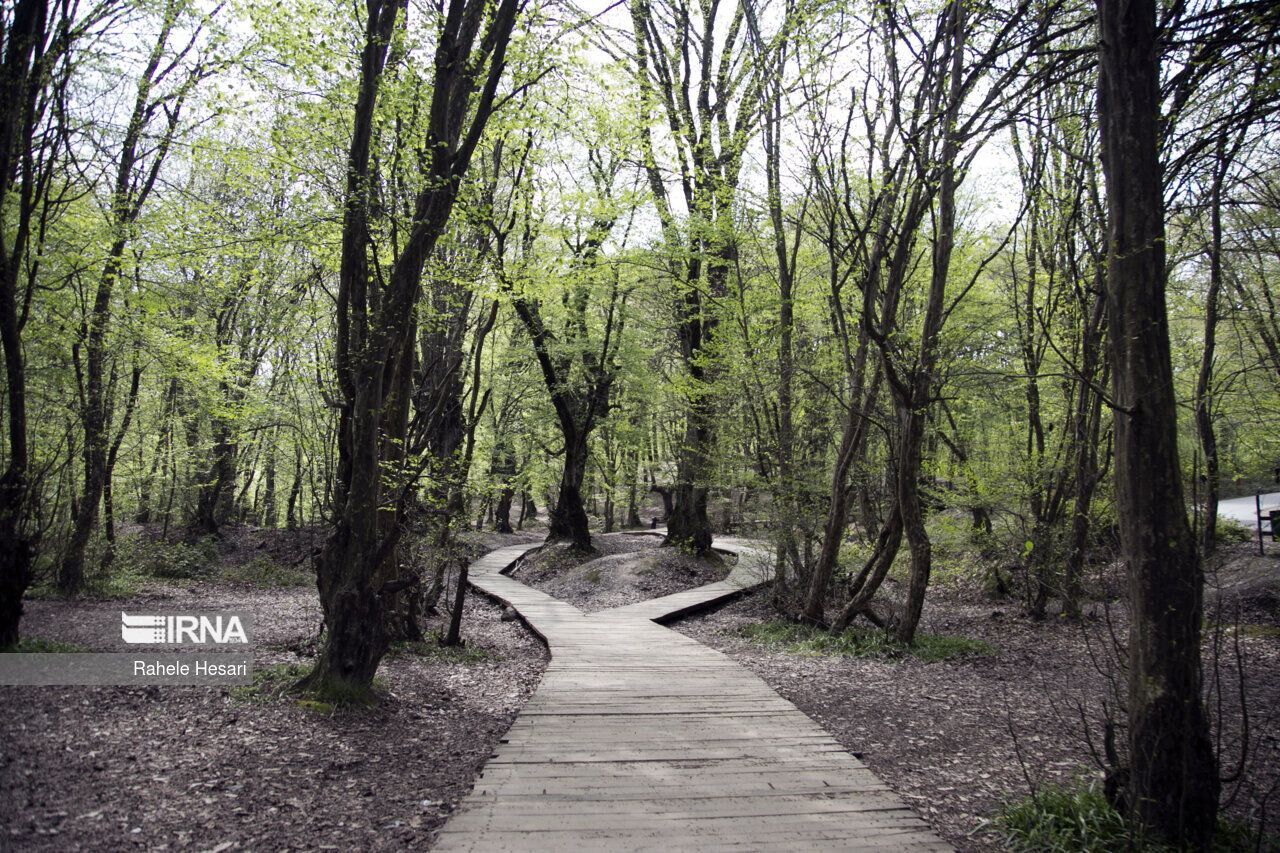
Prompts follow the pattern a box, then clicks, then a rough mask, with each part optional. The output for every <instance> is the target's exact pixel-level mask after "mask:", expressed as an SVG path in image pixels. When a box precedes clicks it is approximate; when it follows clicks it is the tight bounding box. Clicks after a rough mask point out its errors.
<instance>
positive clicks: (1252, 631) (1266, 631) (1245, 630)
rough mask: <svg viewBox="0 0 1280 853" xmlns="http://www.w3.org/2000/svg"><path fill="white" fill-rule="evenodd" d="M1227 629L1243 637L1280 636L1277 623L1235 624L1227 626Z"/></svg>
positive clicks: (1265, 637)
mask: <svg viewBox="0 0 1280 853" xmlns="http://www.w3.org/2000/svg"><path fill="white" fill-rule="evenodd" d="M1226 630H1227V633H1232V632H1234V633H1236V634H1238V635H1240V636H1241V637H1247V638H1251V639H1267V640H1274V639H1275V638H1277V637H1280V627H1276V626H1275V625H1259V624H1256V623H1249V624H1245V625H1235V626H1233V627H1231V628H1227V629H1226Z"/></svg>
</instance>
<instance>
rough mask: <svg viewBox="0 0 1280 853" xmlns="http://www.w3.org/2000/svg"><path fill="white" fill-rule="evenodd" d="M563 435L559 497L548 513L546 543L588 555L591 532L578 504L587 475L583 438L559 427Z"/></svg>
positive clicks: (585, 449)
mask: <svg viewBox="0 0 1280 853" xmlns="http://www.w3.org/2000/svg"><path fill="white" fill-rule="evenodd" d="M561 429H562V430H563V432H564V433H565V444H564V472H563V473H562V474H561V476H560V493H559V498H558V499H557V501H556V505H555V506H554V507H552V509H551V523H550V526H549V528H548V530H547V541H548V542H555V541H561V542H569V543H570V544H571V547H572V548H573V550H575V551H580V552H582V553H590V552H591V550H592V548H591V528H590V526H589V523H588V520H587V511H586V508H585V507H584V506H583V504H582V481H583V478H584V477H585V475H586V471H587V446H586V436H579V435H578V434H577V433H574V432H571V431H570V430H569V429H566V428H565V427H564V426H563V425H562V427H561Z"/></svg>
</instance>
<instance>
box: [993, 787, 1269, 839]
mask: <svg viewBox="0 0 1280 853" xmlns="http://www.w3.org/2000/svg"><path fill="white" fill-rule="evenodd" d="M992 826H993V828H994V829H995V830H996V832H998V833H999V834H1000V835H1001V837H1002V838H1003V840H1004V842H1005V843H1006V844H1007V845H1008V846H1009V849H1011V850H1014V851H1018V853H1032V851H1035V853H1041V851H1043V853H1077V851H1078V853H1112V851H1133V853H1178V851H1177V848H1172V847H1169V846H1167V845H1164V844H1155V843H1152V842H1149V841H1145V840H1143V839H1142V838H1140V837H1137V836H1135V834H1134V833H1133V831H1132V828H1131V827H1130V826H1129V824H1128V823H1127V822H1126V821H1125V819H1124V817H1123V816H1121V814H1120V813H1119V812H1117V811H1116V810H1115V809H1114V808H1113V807H1112V806H1111V804H1110V803H1108V802H1107V799H1106V797H1105V796H1104V795H1103V793H1102V791H1101V790H1099V788H1098V786H1097V784H1089V785H1084V786H1080V787H1075V788H1042V789H1041V790H1040V791H1039V792H1037V793H1036V794H1035V795H1034V796H1032V797H1028V798H1026V799H1025V800H1019V801H1018V802H1015V803H1010V804H1008V805H1006V806H1005V807H1004V808H1003V809H1002V810H1001V811H1000V812H999V813H998V814H997V815H996V817H995V820H994V821H992ZM1213 850H1214V853H1244V851H1248V850H1259V851H1263V853H1280V839H1278V838H1276V837H1275V836H1271V835H1267V836H1265V837H1263V838H1262V839H1259V838H1258V836H1257V834H1256V833H1255V832H1253V831H1251V830H1250V828H1249V827H1247V826H1245V825H1243V824H1240V823H1236V822H1233V821H1228V820H1219V822H1218V831H1217V834H1216V835H1215V836H1214V840H1213Z"/></svg>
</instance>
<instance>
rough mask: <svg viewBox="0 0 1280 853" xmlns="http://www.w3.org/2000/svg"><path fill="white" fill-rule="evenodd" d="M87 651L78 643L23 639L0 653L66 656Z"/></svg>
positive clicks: (36, 638)
mask: <svg viewBox="0 0 1280 853" xmlns="http://www.w3.org/2000/svg"><path fill="white" fill-rule="evenodd" d="M87 651H89V650H88V649H87V648H85V647H84V646H82V645H79V644H78V643H64V642H62V641H61V640H43V639H41V638H39V637H23V638H22V639H20V640H18V645H16V646H5V647H4V648H0V652H7V653H10V654H14V653H16V654H24V653H25V654H50V653H56V654H66V653H70V652H87Z"/></svg>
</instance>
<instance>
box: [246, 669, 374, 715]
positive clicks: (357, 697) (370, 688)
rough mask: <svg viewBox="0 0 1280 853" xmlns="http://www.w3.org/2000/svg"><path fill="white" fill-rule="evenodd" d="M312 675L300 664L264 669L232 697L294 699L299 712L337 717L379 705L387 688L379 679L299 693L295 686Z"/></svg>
mask: <svg viewBox="0 0 1280 853" xmlns="http://www.w3.org/2000/svg"><path fill="white" fill-rule="evenodd" d="M310 671H311V668H310V667H309V666H306V665H305V664H300V663H280V664H275V665H274V666H264V667H261V668H259V669H255V670H254V671H253V683H252V684H246V685H243V686H241V687H233V688H231V690H230V691H228V695H230V696H231V697H232V698H233V699H238V700H240V701H242V702H277V701H280V700H282V699H285V698H288V697H293V701H294V704H295V705H297V706H298V707H299V708H303V709H305V710H308V711H314V712H316V713H318V714H333V713H336V712H338V711H342V710H347V709H350V708H367V707H369V706H370V705H376V704H377V703H378V701H379V700H380V698H381V694H382V692H383V691H384V690H385V688H386V684H385V682H383V681H382V679H380V678H375V679H374V680H373V684H372V685H363V684H347V683H343V684H330V685H328V686H327V687H326V688H325V689H324V690H321V691H315V690H312V691H307V692H300V691H296V690H295V689H294V688H295V685H297V683H298V681H299V680H301V679H302V677H303V676H305V675H306V674H307V673H308V672H310Z"/></svg>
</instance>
